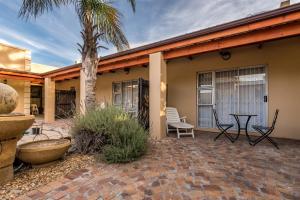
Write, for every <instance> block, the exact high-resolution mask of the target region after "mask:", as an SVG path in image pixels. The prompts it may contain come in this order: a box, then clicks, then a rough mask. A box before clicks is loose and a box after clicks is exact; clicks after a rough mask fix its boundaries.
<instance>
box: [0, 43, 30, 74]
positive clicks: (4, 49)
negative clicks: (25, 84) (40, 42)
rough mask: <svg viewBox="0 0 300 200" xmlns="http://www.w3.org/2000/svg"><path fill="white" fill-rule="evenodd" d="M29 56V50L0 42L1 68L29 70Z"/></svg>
mask: <svg viewBox="0 0 300 200" xmlns="http://www.w3.org/2000/svg"><path fill="white" fill-rule="evenodd" d="M30 57H31V56H30V52H29V51H28V50H26V49H21V48H17V47H13V46H9V45H6V44H1V43H0V67H2V68H9V69H15V70H22V71H24V70H26V71H29V69H30V60H31V58H30Z"/></svg>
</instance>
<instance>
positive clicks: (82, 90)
mask: <svg viewBox="0 0 300 200" xmlns="http://www.w3.org/2000/svg"><path fill="white" fill-rule="evenodd" d="M79 94H80V102H79V106H80V108H79V109H80V114H84V113H85V94H86V92H85V75H84V69H82V68H81V69H80V91H79Z"/></svg>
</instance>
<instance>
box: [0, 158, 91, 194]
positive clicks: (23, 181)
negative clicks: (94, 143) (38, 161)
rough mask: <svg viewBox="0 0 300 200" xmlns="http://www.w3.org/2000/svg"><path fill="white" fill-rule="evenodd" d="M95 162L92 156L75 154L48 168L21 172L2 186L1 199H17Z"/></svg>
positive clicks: (0, 188)
mask: <svg viewBox="0 0 300 200" xmlns="http://www.w3.org/2000/svg"><path fill="white" fill-rule="evenodd" d="M93 162H94V158H93V157H92V156H86V155H78V154H75V155H70V156H67V157H66V158H65V159H64V160H61V161H59V162H58V163H55V164H53V165H51V166H48V167H44V168H39V169H38V168H35V169H27V170H24V171H21V172H19V173H17V174H15V178H14V180H12V181H10V182H8V183H7V184H5V185H3V186H0V199H1V200H8V199H15V198H16V197H18V196H20V195H23V194H24V193H27V192H29V191H31V190H33V189H36V188H37V187H39V186H42V185H45V184H47V183H49V182H52V181H54V180H55V179H57V178H59V177H62V176H64V175H67V174H68V173H70V172H72V171H74V170H78V169H82V168H86V167H88V166H90V165H91V164H92V163H93Z"/></svg>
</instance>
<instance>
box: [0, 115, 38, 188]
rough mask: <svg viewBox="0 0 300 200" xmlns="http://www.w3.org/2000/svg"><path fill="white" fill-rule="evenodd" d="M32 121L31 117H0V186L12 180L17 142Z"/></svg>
mask: <svg viewBox="0 0 300 200" xmlns="http://www.w3.org/2000/svg"><path fill="white" fill-rule="evenodd" d="M33 121H34V116H32V115H29V116H25V115H19V114H10V115H0V185H1V184H3V183H5V182H7V181H9V180H11V179H13V176H14V175H13V166H12V165H13V162H14V160H15V155H16V147H17V142H18V140H19V139H20V138H21V137H22V136H23V133H24V131H25V130H27V129H29V128H30V126H31V125H32V123H33Z"/></svg>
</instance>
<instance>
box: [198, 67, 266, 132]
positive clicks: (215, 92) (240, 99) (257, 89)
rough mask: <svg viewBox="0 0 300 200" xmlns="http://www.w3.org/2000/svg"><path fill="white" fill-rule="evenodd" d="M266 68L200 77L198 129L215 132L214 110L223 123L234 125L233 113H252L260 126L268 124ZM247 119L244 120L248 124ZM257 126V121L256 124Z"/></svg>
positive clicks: (240, 69)
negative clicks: (255, 115)
mask: <svg viewBox="0 0 300 200" xmlns="http://www.w3.org/2000/svg"><path fill="white" fill-rule="evenodd" d="M265 70H266V69H265V67H264V66H254V67H248V68H236V69H232V70H226V71H214V72H207V73H199V74H198V87H197V88H198V127H200V128H213V127H214V118H213V114H212V108H216V110H217V112H218V116H219V118H220V121H222V122H226V123H229V122H232V123H234V124H235V122H234V119H233V118H232V117H231V116H230V115H229V114H230V113H247V114H248V113H251V114H257V115H258V116H257V117H255V118H253V119H252V120H254V121H255V123H257V124H261V125H265V124H266V121H267V102H265V101H264V99H265V96H266V95H267V90H266V72H265ZM244 120H245V119H241V123H244ZM252 122H253V121H252Z"/></svg>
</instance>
